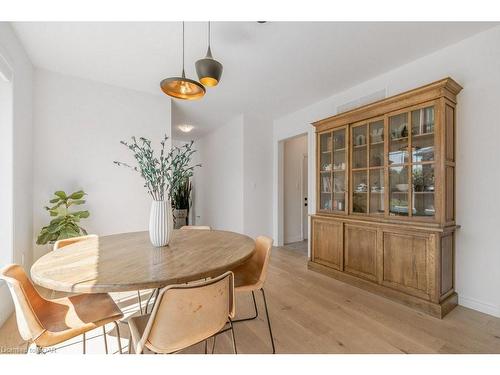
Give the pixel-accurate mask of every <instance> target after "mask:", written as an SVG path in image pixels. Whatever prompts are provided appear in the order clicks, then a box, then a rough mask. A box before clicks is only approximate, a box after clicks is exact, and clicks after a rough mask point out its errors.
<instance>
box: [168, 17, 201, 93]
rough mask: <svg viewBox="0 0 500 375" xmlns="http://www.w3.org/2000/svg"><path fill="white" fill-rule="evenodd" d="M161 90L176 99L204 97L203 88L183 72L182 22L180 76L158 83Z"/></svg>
mask: <svg viewBox="0 0 500 375" xmlns="http://www.w3.org/2000/svg"><path fill="white" fill-rule="evenodd" d="M160 87H161V90H162V91H163V92H164V93H165V94H167V95H168V96H171V97H173V98H176V99H184V100H196V99H200V98H202V97H203V95H205V91H206V90H205V87H203V85H202V84H200V83H199V82H197V81H195V80H192V79H189V78H186V73H185V72H184V22H182V76H181V77H170V78H165V79H164V80H163V81H161V83H160Z"/></svg>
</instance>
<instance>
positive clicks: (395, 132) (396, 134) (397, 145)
mask: <svg viewBox="0 0 500 375" xmlns="http://www.w3.org/2000/svg"><path fill="white" fill-rule="evenodd" d="M389 132H390V138H389V139H390V142H389V164H405V163H408V161H409V155H408V113H401V114H399V115H396V116H391V117H389Z"/></svg>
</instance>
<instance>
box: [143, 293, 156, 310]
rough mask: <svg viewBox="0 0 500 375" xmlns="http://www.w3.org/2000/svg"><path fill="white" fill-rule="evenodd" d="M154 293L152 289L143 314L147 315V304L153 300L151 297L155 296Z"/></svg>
mask: <svg viewBox="0 0 500 375" xmlns="http://www.w3.org/2000/svg"><path fill="white" fill-rule="evenodd" d="M155 293H156V289H153V291H152V292H151V294H150V295H149V298H148V301H147V302H146V306H145V307H144V313H145V314H147V313H148V306H149V302H151V298H153V296H154V295H155Z"/></svg>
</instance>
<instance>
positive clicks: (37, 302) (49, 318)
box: [0, 264, 123, 354]
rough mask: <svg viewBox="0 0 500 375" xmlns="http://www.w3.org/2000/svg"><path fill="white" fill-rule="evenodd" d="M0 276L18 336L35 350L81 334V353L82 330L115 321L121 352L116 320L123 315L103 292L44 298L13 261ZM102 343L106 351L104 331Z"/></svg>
mask: <svg viewBox="0 0 500 375" xmlns="http://www.w3.org/2000/svg"><path fill="white" fill-rule="evenodd" d="M0 279H3V280H5V281H6V282H7V285H8V286H9V290H10V293H11V295H12V299H13V300H14V306H15V309H16V319H17V326H18V329H19V333H20V334H21V337H22V338H23V339H24V340H26V341H28V342H29V343H34V344H35V345H36V348H37V352H38V353H41V352H42V349H43V348H47V347H50V346H54V345H57V344H59V343H61V342H64V341H66V340H69V339H72V338H73V337H76V336H78V335H83V353H84V354H85V351H86V341H85V333H86V332H88V331H91V330H93V329H95V328H97V327H101V326H102V327H103V328H104V326H105V325H106V324H107V323H114V324H115V327H116V332H117V337H118V348H119V350H120V353H121V351H122V349H121V342H120V329H119V327H118V323H117V320H119V319H121V318H122V317H123V314H122V312H121V310H120V308H119V307H118V306H117V305H116V304H115V302H114V301H113V299H112V298H111V297H110V296H109V295H108V294H106V293H99V294H79V295H74V296H70V297H63V298H58V299H54V300H47V299H45V298H43V297H42V296H41V295H40V294H39V293H38V292H37V290H36V289H35V287H34V286H33V284H32V283H31V281H30V280H29V279H28V277H27V275H26V273H25V272H24V270H23V268H22V267H21V266H19V265H16V264H12V265H9V266H7V267H5V268H4V269H2V270H1V271H0ZM104 346H105V349H106V354H107V353H108V344H107V341H106V331H105V330H104Z"/></svg>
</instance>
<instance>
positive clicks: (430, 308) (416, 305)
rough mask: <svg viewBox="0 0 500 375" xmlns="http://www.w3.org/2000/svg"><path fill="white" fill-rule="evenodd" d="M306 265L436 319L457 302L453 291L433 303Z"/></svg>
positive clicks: (333, 271)
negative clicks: (438, 301)
mask: <svg viewBox="0 0 500 375" xmlns="http://www.w3.org/2000/svg"><path fill="white" fill-rule="evenodd" d="M307 266H308V269H310V270H312V271H316V272H319V273H322V274H324V275H327V276H330V277H333V278H334V279H337V280H339V281H342V282H345V283H347V284H350V285H353V286H356V287H358V288H361V289H364V290H367V291H369V292H371V293H375V294H378V295H381V296H383V297H386V298H388V299H390V300H392V301H395V302H399V303H402V304H404V305H406V306H408V307H410V308H412V309H415V310H418V311H421V312H423V313H425V314H428V315H431V316H433V317H435V318H438V319H442V318H443V317H444V316H445V315H446V314H448V313H449V312H450V311H451V310H453V309H454V308H455V306H457V304H458V295H457V293H455V292H453V293H451V294H450V295H449V296H447V297H446V298H445V299H443V300H442V301H441V302H440V303H433V302H431V301H426V300H423V299H421V298H418V297H414V296H411V295H408V294H406V293H402V292H399V291H397V290H394V289H391V288H388V287H385V286H382V285H379V284H375V283H373V282H370V281H368V280H364V279H362V278H359V277H356V276H352V275H350V274H348V273H345V272H341V271H337V270H335V269H333V268H330V267H327V266H324V265H322V264H319V263H316V262H313V261H309V262H308V264H307Z"/></svg>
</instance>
